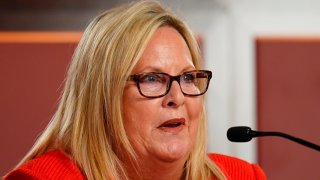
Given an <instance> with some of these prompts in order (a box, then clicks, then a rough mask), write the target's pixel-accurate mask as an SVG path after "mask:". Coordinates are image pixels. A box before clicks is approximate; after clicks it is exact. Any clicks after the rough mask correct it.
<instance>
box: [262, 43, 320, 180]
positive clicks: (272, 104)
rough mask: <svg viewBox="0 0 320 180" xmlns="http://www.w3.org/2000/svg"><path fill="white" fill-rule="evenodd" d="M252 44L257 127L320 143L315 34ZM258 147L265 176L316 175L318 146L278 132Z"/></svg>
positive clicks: (319, 46) (319, 60)
mask: <svg viewBox="0 0 320 180" xmlns="http://www.w3.org/2000/svg"><path fill="white" fill-rule="evenodd" d="M256 48H257V49H256V53H257V54H256V55H257V115H258V128H259V130H262V131H282V132H285V133H288V134H291V135H294V136H297V137H301V138H303V139H306V140H309V141H311V142H314V143H316V144H320V37H285V38H283V37H259V38H257V41H256ZM258 149H259V153H258V154H259V156H258V159H259V163H260V164H261V166H262V167H263V169H264V170H265V171H266V174H267V176H268V179H272V180H283V179H290V180H301V179H320V171H319V162H320V154H319V152H318V151H315V150H312V149H309V148H307V147H304V146H301V145H299V144H296V143H294V142H291V141H289V140H286V139H283V138H278V137H264V138H260V139H259V141H258Z"/></svg>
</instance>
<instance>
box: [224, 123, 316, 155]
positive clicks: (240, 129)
mask: <svg viewBox="0 0 320 180" xmlns="http://www.w3.org/2000/svg"><path fill="white" fill-rule="evenodd" d="M260 136H279V137H284V138H287V139H289V140H291V141H294V142H296V143H299V144H301V145H304V146H306V147H309V148H311V149H314V150H317V151H320V146H319V145H316V144H314V143H311V142H308V141H306V140H303V139H300V138H297V137H293V136H291V135H289V134H285V133H282V132H262V131H253V130H251V128H250V127H247V126H236V127H231V128H229V129H228V132H227V137H228V139H229V141H231V142H249V141H250V140H251V139H252V138H254V137H260Z"/></svg>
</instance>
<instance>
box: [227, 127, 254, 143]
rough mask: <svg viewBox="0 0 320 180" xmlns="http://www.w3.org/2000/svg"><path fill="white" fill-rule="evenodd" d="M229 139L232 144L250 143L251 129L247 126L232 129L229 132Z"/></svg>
mask: <svg viewBox="0 0 320 180" xmlns="http://www.w3.org/2000/svg"><path fill="white" fill-rule="evenodd" d="M227 137H228V139H229V141H231V142H248V141H250V140H251V139H252V136H251V128H250V127H247V126H236V127H231V128H229V129H228V131H227Z"/></svg>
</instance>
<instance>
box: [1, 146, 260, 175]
mask: <svg viewBox="0 0 320 180" xmlns="http://www.w3.org/2000/svg"><path fill="white" fill-rule="evenodd" d="M209 157H210V158H211V159H212V160H213V161H214V162H215V163H216V164H217V165H218V166H219V167H220V169H221V170H222V171H223V173H224V174H225V176H226V177H227V178H228V180H254V179H255V180H264V179H266V177H265V175H264V173H263V171H262V170H261V168H260V167H259V166H258V165H254V164H250V163H248V162H246V161H243V160H240V159H237V158H233V157H230V156H225V155H219V154H209ZM18 179H19V180H20V179H23V180H32V179H33V180H34V179H38V180H42V179H43V180H44V179H45V180H55V179H64V180H82V179H86V178H85V176H84V175H83V174H82V173H81V171H80V170H79V168H78V167H77V166H76V164H75V163H74V162H73V161H71V160H70V158H69V157H68V155H67V154H65V153H63V152H62V151H59V150H55V151H51V152H48V153H46V154H44V155H42V156H40V157H38V158H35V159H32V160H30V161H28V162H27V163H25V164H23V165H22V166H20V167H18V168H17V169H15V170H13V171H11V172H10V173H9V174H7V175H6V176H5V177H4V180H18Z"/></svg>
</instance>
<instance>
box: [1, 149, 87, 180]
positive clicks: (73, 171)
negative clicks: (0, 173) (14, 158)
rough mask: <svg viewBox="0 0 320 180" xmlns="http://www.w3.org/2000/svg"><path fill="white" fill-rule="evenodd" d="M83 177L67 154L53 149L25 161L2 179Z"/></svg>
mask: <svg viewBox="0 0 320 180" xmlns="http://www.w3.org/2000/svg"><path fill="white" fill-rule="evenodd" d="M83 177H84V176H83V175H82V174H81V171H80V170H79V168H78V167H77V166H76V165H75V163H74V162H73V161H72V160H71V159H70V158H69V157H68V155H67V154H65V153H64V152H62V151H59V150H54V151H50V152H47V153H45V154H43V155H41V156H39V157H37V158H35V159H32V160H30V161H28V162H26V163H25V164H23V165H21V166H20V167H18V168H16V169H14V170H13V171H12V172H10V173H9V174H8V175H6V176H5V177H4V179H5V180H15V179H84V178H83Z"/></svg>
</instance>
